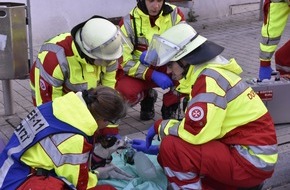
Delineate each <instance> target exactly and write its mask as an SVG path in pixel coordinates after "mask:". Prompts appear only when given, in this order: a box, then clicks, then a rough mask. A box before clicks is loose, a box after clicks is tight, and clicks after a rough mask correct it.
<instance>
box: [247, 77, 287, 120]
mask: <svg viewBox="0 0 290 190" xmlns="http://www.w3.org/2000/svg"><path fill="white" fill-rule="evenodd" d="M246 82H247V83H248V84H249V85H250V86H251V87H252V88H253V90H254V91H255V92H256V93H257V94H258V95H259V96H260V98H261V99H262V100H263V102H264V103H265V105H266V107H267V108H268V110H269V112H270V114H271V116H272V118H273V120H274V123H275V124H282V123H290V79H289V78H288V77H280V76H275V77H273V78H271V80H267V81H264V80H263V82H259V81H257V80H247V81H246Z"/></svg>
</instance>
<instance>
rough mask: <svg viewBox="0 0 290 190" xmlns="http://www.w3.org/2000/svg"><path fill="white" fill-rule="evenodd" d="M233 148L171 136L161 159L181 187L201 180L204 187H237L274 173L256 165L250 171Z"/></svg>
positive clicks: (225, 189) (169, 176)
mask: <svg viewBox="0 0 290 190" xmlns="http://www.w3.org/2000/svg"><path fill="white" fill-rule="evenodd" d="M233 151H234V148H230V147H229V146H228V145H226V144H223V143H221V142H220V141H212V142H209V143H206V144H203V145H192V144H189V143H187V142H185V141H183V140H182V139H180V138H178V137H175V136H170V135H169V136H166V137H165V138H164V139H162V141H161V144H160V150H159V154H158V157H157V159H158V162H159V164H160V165H161V166H162V168H166V170H167V171H168V168H169V171H170V172H171V173H170V172H168V173H166V170H165V174H166V176H167V179H168V181H169V182H170V183H171V184H172V183H174V184H177V186H179V187H181V186H185V185H188V184H192V183H195V182H198V181H201V186H202V189H214V190H219V189H220V190H234V189H237V188H238V187H253V186H256V185H258V184H260V183H262V182H263V181H264V180H265V179H267V178H269V177H271V176H272V173H273V171H271V172H265V171H260V170H258V169H257V168H255V167H254V166H252V167H253V170H255V172H249V171H248V170H246V169H245V167H243V166H242V165H241V164H240V163H239V162H237V161H236V159H235V158H234V156H233ZM247 167H248V168H249V166H247ZM172 171H174V172H172ZM172 173H174V174H176V175H172ZM192 173H194V174H196V176H194V175H192ZM186 174H187V175H186ZM189 174H190V175H189ZM189 176H191V178H189ZM192 176H194V178H193V177H192ZM185 178H186V180H185ZM189 189H191V188H189Z"/></svg>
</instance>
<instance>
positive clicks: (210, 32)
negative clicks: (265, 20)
mask: <svg viewBox="0 0 290 190" xmlns="http://www.w3.org/2000/svg"><path fill="white" fill-rule="evenodd" d="M191 24H192V26H193V27H194V28H195V29H196V30H197V31H198V32H199V33H200V34H201V35H203V36H205V37H207V38H208V39H209V40H212V41H214V42H216V43H218V44H219V45H222V46H224V47H225V51H224V52H223V56H224V57H226V58H228V59H229V58H232V57H234V58H236V60H237V62H238V63H239V64H240V65H241V67H242V68H243V70H244V72H243V73H242V77H243V78H245V79H246V78H252V77H256V76H257V75H258V68H259V59H258V56H259V40H260V29H261V24H262V21H259V11H253V12H246V13H242V14H237V15H230V16H228V17H224V18H215V19H210V20H198V21H197V22H194V23H191ZM288 39H290V24H288V26H287V27H286V29H285V32H284V35H283V36H282V39H281V42H280V44H279V46H281V45H283V44H284V42H286V41H287V40H288ZM273 64H274V60H273ZM10 82H11V87H12V95H13V97H12V99H13V100H14V101H13V104H14V106H13V108H14V110H15V114H13V115H10V116H5V108H4V100H3V90H5V89H3V84H2V82H0V91H1V93H0V137H1V138H3V139H4V140H5V141H7V140H8V138H9V137H10V136H11V134H12V132H13V129H14V128H15V127H16V126H17V125H18V124H19V122H20V121H21V118H24V117H25V116H26V115H27V114H28V113H29V112H30V111H31V110H32V109H33V105H32V101H31V96H30V87H29V80H28V79H25V80H11V81H10ZM157 90H158V95H159V96H158V100H157V103H156V107H155V109H156V116H155V118H154V120H157V119H158V118H161V115H160V109H161V106H162V103H161V98H162V94H163V93H164V91H163V90H161V89H157ZM139 110H140V106H139V105H136V106H135V107H133V108H130V109H129V111H128V115H127V117H126V118H125V119H123V121H122V123H121V125H120V134H121V135H123V136H125V135H127V136H129V137H130V138H136V137H140V138H144V137H145V134H146V130H147V129H148V127H149V126H150V125H151V124H152V123H153V122H154V120H151V121H140V119H139ZM276 129H277V136H278V141H279V144H280V146H279V153H281V154H280V156H279V164H278V166H277V171H276V172H275V174H274V176H273V177H272V178H271V179H270V180H267V182H266V184H265V187H264V189H275V190H281V189H290V185H289V184H290V167H289V160H290V153H289V152H290V147H289V146H290V144H289V139H290V124H283V125H277V126H276ZM287 163H288V164H287ZM287 165H288V166H287Z"/></svg>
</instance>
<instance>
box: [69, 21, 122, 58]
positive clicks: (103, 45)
mask: <svg viewBox="0 0 290 190" xmlns="http://www.w3.org/2000/svg"><path fill="white" fill-rule="evenodd" d="M75 41H76V43H77V44H78V45H79V47H80V49H81V51H82V52H84V53H85V54H86V55H87V56H89V57H91V58H93V59H102V60H116V59H118V58H119V57H121V55H122V53H123V45H122V43H123V36H122V32H121V31H120V30H119V28H118V27H117V26H115V25H114V24H113V23H112V22H110V21H108V20H106V19H104V18H92V19H90V20H88V21H87V22H85V24H84V25H83V27H81V28H79V29H78V31H77V32H76V35H75Z"/></svg>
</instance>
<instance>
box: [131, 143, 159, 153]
mask: <svg viewBox="0 0 290 190" xmlns="http://www.w3.org/2000/svg"><path fill="white" fill-rule="evenodd" d="M132 148H134V149H136V150H137V151H142V152H144V153H145V154H151V155H157V154H158V152H159V146H157V145H150V146H149V147H148V148H147V146H146V141H144V140H141V139H133V141H132Z"/></svg>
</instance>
